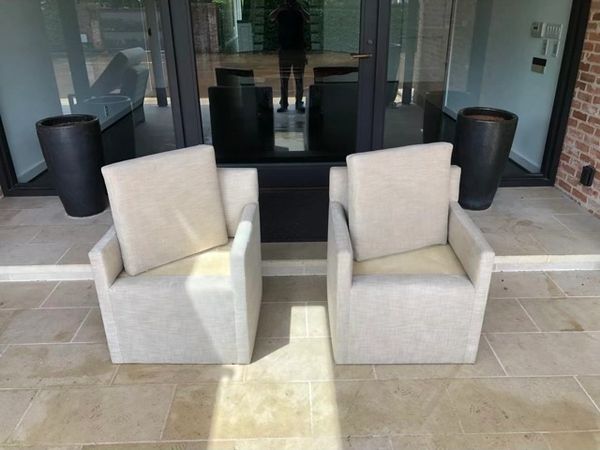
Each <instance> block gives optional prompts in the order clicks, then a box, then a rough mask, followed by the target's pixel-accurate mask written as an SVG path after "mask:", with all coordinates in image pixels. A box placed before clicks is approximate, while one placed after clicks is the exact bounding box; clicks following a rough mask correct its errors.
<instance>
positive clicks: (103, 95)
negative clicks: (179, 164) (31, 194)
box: [0, 0, 175, 188]
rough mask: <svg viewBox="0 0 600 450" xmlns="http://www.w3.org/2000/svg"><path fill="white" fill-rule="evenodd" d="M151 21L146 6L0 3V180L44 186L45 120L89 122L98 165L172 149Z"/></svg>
mask: <svg viewBox="0 0 600 450" xmlns="http://www.w3.org/2000/svg"><path fill="white" fill-rule="evenodd" d="M159 23H160V18H159V16H158V11H157V8H156V5H155V0H139V1H138V0H135V1H133V0H111V1H101V0H77V1H75V0H19V1H14V0H0V29H1V30H2V32H3V39H1V40H0V118H1V121H2V125H3V128H4V134H5V136H6V139H5V142H4V145H3V147H7V148H8V157H9V158H8V159H9V160H10V163H11V165H12V167H10V169H11V170H10V172H11V176H10V178H12V179H11V180H10V183H9V184H12V185H16V186H17V187H19V186H24V187H30V188H31V187H34V188H51V187H52V180H51V179H50V177H49V175H48V172H47V170H46V163H45V161H44V158H43V155H42V153H41V150H40V147H39V144H38V141H37V136H36V132H35V123H36V121H38V120H39V119H41V118H43V117H47V116H50V115H59V114H69V113H89V114H94V115H96V116H98V118H99V119H100V124H101V128H102V130H103V144H104V162H105V163H107V164H108V163H111V162H116V161H121V160H124V159H129V158H133V157H137V156H143V155H147V154H150V153H156V152H161V151H166V150H172V149H174V148H175V134H174V126H173V116H172V112H171V108H170V98H169V95H168V80H167V76H166V73H165V67H164V65H165V62H164V61H165V58H164V52H163V50H162V37H161V30H160V25H159ZM4 151H5V152H6V151H7V149H4Z"/></svg>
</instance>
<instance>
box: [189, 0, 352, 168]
mask: <svg viewBox="0 0 600 450" xmlns="http://www.w3.org/2000/svg"><path fill="white" fill-rule="evenodd" d="M191 4H192V21H193V30H194V44H195V50H196V65H197V72H198V87H199V93H200V99H199V100H200V105H201V111H202V121H203V124H202V125H203V126H202V128H203V132H204V140H205V142H207V143H212V144H214V146H215V149H216V151H217V157H218V159H219V160H220V161H222V162H262V161H339V160H343V159H344V158H345V156H346V155H347V154H348V153H352V152H353V151H354V149H355V147H356V143H355V137H356V136H355V135H356V131H355V130H356V116H357V96H358V65H357V62H356V60H354V59H352V57H351V56H350V53H353V52H357V51H358V37H359V32H360V0H310V1H305V0H264V1H262V0H261V1H258V0H243V1H242V0H221V1H219V2H217V1H200V0H192V3H191Z"/></svg>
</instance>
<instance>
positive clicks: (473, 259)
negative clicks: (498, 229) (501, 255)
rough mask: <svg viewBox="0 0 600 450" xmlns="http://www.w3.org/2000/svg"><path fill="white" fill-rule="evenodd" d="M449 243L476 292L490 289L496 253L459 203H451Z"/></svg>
mask: <svg viewBox="0 0 600 450" xmlns="http://www.w3.org/2000/svg"><path fill="white" fill-rule="evenodd" d="M448 241H449V242H450V246H451V247H452V249H453V250H454V253H455V254H456V256H457V257H458V259H459V260H460V262H461V264H462V265H463V268H464V269H465V271H466V272H467V275H468V276H469V278H470V279H471V282H472V283H473V285H474V286H475V289H476V290H479V289H485V290H486V292H487V289H489V283H490V277H491V273H492V270H493V268H494V258H495V256H496V255H495V253H494V250H493V249H492V247H490V245H489V244H488V242H487V241H486V239H485V237H484V236H483V233H482V232H481V230H480V229H479V228H478V227H477V225H475V223H473V221H472V220H471V218H470V217H469V216H468V215H467V213H466V212H465V211H464V210H463V209H462V208H461V207H460V205H459V204H458V203H457V202H450V219H449V225H448Z"/></svg>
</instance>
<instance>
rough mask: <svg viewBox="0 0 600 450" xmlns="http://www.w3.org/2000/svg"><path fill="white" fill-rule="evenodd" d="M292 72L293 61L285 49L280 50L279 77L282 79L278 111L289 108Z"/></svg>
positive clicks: (284, 110)
mask: <svg viewBox="0 0 600 450" xmlns="http://www.w3.org/2000/svg"><path fill="white" fill-rule="evenodd" d="M291 74H292V61H291V59H290V58H288V57H287V55H286V54H285V52H284V51H282V50H280V51H279V78H280V80H281V99H280V100H279V105H280V108H279V109H278V110H277V112H286V111H287V109H288V105H289V103H288V86H289V81H290V76H291Z"/></svg>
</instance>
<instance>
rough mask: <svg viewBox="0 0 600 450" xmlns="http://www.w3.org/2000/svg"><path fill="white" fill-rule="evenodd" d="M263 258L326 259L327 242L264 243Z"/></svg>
mask: <svg viewBox="0 0 600 450" xmlns="http://www.w3.org/2000/svg"><path fill="white" fill-rule="evenodd" d="M262 258H263V259H265V260H271V259H325V258H327V243H326V242H273V243H264V244H262Z"/></svg>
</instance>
